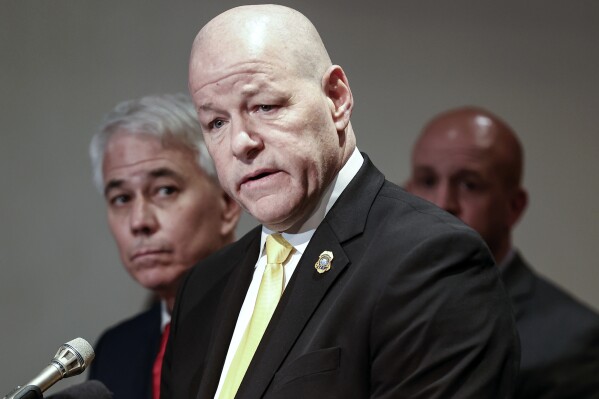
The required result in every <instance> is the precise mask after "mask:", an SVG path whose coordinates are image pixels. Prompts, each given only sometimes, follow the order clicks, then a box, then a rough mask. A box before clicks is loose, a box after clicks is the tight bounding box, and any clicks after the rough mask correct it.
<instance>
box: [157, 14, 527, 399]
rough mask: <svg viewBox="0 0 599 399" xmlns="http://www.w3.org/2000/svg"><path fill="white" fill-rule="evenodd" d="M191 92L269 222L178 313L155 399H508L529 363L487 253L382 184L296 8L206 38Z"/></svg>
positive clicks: (447, 220)
mask: <svg viewBox="0 0 599 399" xmlns="http://www.w3.org/2000/svg"><path fill="white" fill-rule="evenodd" d="M189 87H190V91H191V95H192V98H193V101H194V103H195V106H196V109H197V111H198V117H199V120H200V124H201V126H202V129H203V134H204V138H205V142H206V145H207V147H208V150H209V152H210V154H211V155H212V157H213V159H214V162H215V165H216V169H217V172H218V177H219V180H220V182H221V184H222V186H223V188H224V189H225V191H226V192H227V193H228V194H229V195H230V196H231V197H233V198H234V199H235V200H236V201H238V202H239V203H240V204H241V205H242V207H243V208H244V209H246V210H247V211H248V212H249V213H251V214H252V215H253V216H254V217H256V219H258V220H259V221H260V222H261V224H262V225H261V226H258V227H257V228H256V229H254V230H253V231H251V232H249V233H248V234H247V235H246V236H244V237H243V238H241V239H240V240H239V241H238V242H236V243H234V244H233V245H231V246H229V247H226V248H225V249H224V250H222V251H220V252H218V253H216V254H215V255H213V256H211V257H210V258H207V259H206V260H205V261H204V262H202V263H201V264H199V265H198V267H196V268H194V270H193V271H192V272H191V273H190V274H189V277H188V278H187V279H186V280H185V282H184V283H183V286H182V288H181V290H180V291H179V295H178V297H177V300H176V302H175V310H174V315H173V322H172V327H171V335H170V339H169V344H168V347H167V351H166V355H165V361H164V366H163V374H162V385H161V387H162V391H161V392H162V398H163V399H166V398H177V399H180V398H218V399H231V398H234V397H235V398H285V399H293V398H344V399H348V398H350V399H351V398H412V399H417V398H422V399H424V398H427V399H431V398H450V397H454V398H507V397H509V396H510V394H511V391H512V389H513V386H514V382H515V375H516V369H517V363H518V358H519V353H518V345H517V337H516V331H515V325H514V321H513V317H512V315H511V311H510V307H509V301H508V298H507V295H506V294H505V291H504V289H503V287H502V285H501V282H500V280H499V275H498V273H497V270H496V268H495V267H494V264H493V260H492V257H491V254H490V253H489V252H488V249H487V247H486V246H485V245H484V243H483V241H482V240H481V239H480V237H479V235H478V234H476V233H475V232H474V231H473V230H472V229H470V228H469V227H467V226H465V225H464V224H463V223H462V222H460V221H459V220H458V219H456V218H455V217H453V216H451V215H450V214H448V213H446V212H445V211H443V210H441V209H439V208H438V207H435V206H433V205H431V204H429V203H428V202H426V201H422V200H421V199H418V198H416V197H414V196H412V195H410V194H408V193H406V192H405V191H404V190H402V189H401V188H399V187H397V186H396V185H394V184H392V183H390V182H388V181H386V180H385V178H384V176H383V175H382V174H381V173H380V172H379V171H378V170H377V169H376V168H375V167H374V165H373V164H372V162H371V161H370V159H369V158H368V157H367V156H366V154H362V153H360V152H359V151H358V149H357V147H356V136H355V134H354V131H353V129H352V125H351V123H350V115H351V113H352V109H353V97H352V93H351V90H350V86H349V83H348V79H347V77H346V75H345V73H344V71H343V69H342V68H341V67H340V66H338V65H333V64H332V63H331V60H330V58H329V56H328V54H327V51H326V49H325V47H324V45H323V43H322V41H321V39H320V36H319V35H318V32H317V31H316V29H315V28H314V26H313V25H312V24H311V23H310V21H308V20H307V19H306V17H304V16H303V15H302V14H300V13H299V12H297V11H294V10H292V9H289V8H286V7H281V6H275V5H262V6H244V7H239V8H234V9H232V10H229V11H227V12H225V13H223V14H221V15H219V16H217V17H216V18H214V19H213V20H212V21H210V22H209V23H208V24H207V25H206V26H204V27H203V28H202V30H201V31H200V33H199V34H198V36H197V37H196V39H195V41H194V44H193V49H192V54H191V60H190V71H189Z"/></svg>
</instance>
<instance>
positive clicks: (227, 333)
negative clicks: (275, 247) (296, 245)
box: [197, 227, 261, 398]
mask: <svg viewBox="0 0 599 399" xmlns="http://www.w3.org/2000/svg"><path fill="white" fill-rule="evenodd" d="M260 232H261V228H260V227H258V228H256V229H254V231H253V232H252V234H254V237H253V239H251V240H250V243H249V245H247V246H245V247H241V248H240V252H241V254H239V255H238V256H243V260H242V261H241V262H240V264H239V265H238V266H236V270H235V271H234V274H233V275H232V276H231V278H230V280H229V282H228V284H227V286H226V288H225V291H224V294H223V300H222V302H221V305H220V306H219V308H218V311H217V314H218V315H219V316H218V320H217V322H216V324H215V328H214V330H213V332H212V338H211V340H210V341H211V342H210V351H209V353H208V356H207V359H206V365H207V367H206V368H205V372H204V375H203V377H202V381H201V383H200V387H199V390H198V396H197V397H198V398H213V397H214V394H215V393H216V388H218V382H219V380H220V375H221V372H222V368H223V364H224V362H225V358H226V356H227V351H228V349H229V343H230V341H231V337H232V335H233V331H234V330H235V324H236V323H237V316H238V315H239V311H240V310H241V306H242V305H243V301H244V299H245V295H246V293H247V290H248V287H249V285H250V282H251V281H252V275H253V274H254V267H255V265H256V260H257V259H258V253H259V251H260ZM242 251H243V252H242ZM232 256H235V255H232Z"/></svg>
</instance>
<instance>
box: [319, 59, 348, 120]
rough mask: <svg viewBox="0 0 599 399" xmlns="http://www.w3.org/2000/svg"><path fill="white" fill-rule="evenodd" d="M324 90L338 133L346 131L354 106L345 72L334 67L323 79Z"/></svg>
mask: <svg viewBox="0 0 599 399" xmlns="http://www.w3.org/2000/svg"><path fill="white" fill-rule="evenodd" d="M322 89H323V91H324V94H325V95H326V96H327V100H328V102H329V108H330V110H331V115H332V116H333V122H334V123H335V126H336V127H337V131H342V130H345V128H346V127H347V125H348V124H349V117H350V116H351V111H352V108H353V106H354V98H353V96H352V94H351V90H350V88H349V82H348V81H347V76H345V72H343V69H342V68H341V67H340V66H339V65H332V66H331V67H329V69H328V70H327V71H326V72H325V74H324V76H323V77H322Z"/></svg>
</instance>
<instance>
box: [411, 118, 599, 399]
mask: <svg viewBox="0 0 599 399" xmlns="http://www.w3.org/2000/svg"><path fill="white" fill-rule="evenodd" d="M523 160H524V156H523V150H522V146H521V144H520V142H519V140H518V138H517V137H516V134H515V133H514V131H513V130H512V129H511V128H510V127H509V126H508V125H507V124H506V123H505V122H504V121H502V120H501V119H500V118H498V117H497V116H496V115H493V114H492V113H491V112H489V111H487V110H484V109H481V108H475V107H464V108H458V109H453V110H450V111H447V112H444V113H442V114H440V115H437V116H436V117H434V118H433V119H432V120H431V121H430V122H429V123H428V124H427V125H426V126H425V127H424V129H423V131H422V133H421V135H420V136H419V138H418V139H417V141H416V144H415V145H414V148H413V152H412V173H411V177H410V179H409V181H408V183H407V185H406V188H407V189H408V191H410V192H412V193H414V194H416V195H418V196H420V197H422V198H424V199H426V200H429V201H431V202H433V203H434V204H436V205H438V206H439V207H441V208H443V209H445V210H446V211H448V212H450V213H452V214H454V215H456V216H457V217H458V218H460V219H461V220H462V221H464V222H465V223H466V224H468V225H470V226H471V227H473V228H474V229H475V230H476V231H478V232H479V233H480V234H481V236H482V237H483V238H484V240H485V241H486V242H487V245H488V246H489V248H490V249H491V252H492V253H493V256H494V257H495V260H496V262H497V264H498V265H499V269H500V271H501V275H502V279H503V281H504V284H505V286H506V289H507V291H508V294H509V296H510V298H511V301H512V306H513V308H514V312H515V317H516V324H517V328H518V332H519V335H520V340H521V354H522V358H521V363H520V367H521V371H520V376H519V382H518V386H517V390H516V397H518V398H535V399H536V398H599V315H597V314H596V313H595V312H593V311H592V310H591V309H589V308H588V307H586V306H584V305H583V304H581V303H580V302H578V301H577V300H576V299H575V298H573V297H572V296H570V295H569V294H568V293H566V292H564V291H563V290H561V289H560V288H558V287H557V286H555V285H554V284H553V283H551V282H549V281H547V280H546V279H544V278H543V277H541V276H539V275H538V274H536V273H535V272H534V271H533V270H532V269H531V268H530V266H529V265H528V264H527V263H526V261H525V260H524V259H523V257H522V256H521V254H520V253H519V252H518V251H517V250H515V249H514V248H513V246H512V231H513V229H514V227H515V226H516V224H517V222H518V221H519V220H520V218H521V217H522V215H523V213H524V211H525V209H526V205H527V202H528V195H527V192H526V190H525V189H524V188H523V186H522V173H523ZM565 234H567V233H565Z"/></svg>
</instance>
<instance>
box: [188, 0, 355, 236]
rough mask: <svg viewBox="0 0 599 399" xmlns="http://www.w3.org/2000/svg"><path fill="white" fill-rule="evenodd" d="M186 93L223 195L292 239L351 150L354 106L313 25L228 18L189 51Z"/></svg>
mask: <svg viewBox="0 0 599 399" xmlns="http://www.w3.org/2000/svg"><path fill="white" fill-rule="evenodd" d="M189 89H190V91H191V96H192V98H193V101H194V103H195V106H196V109H197V113H198V118H199V120H200V125H201V126H202V131H203V134H204V138H205V142H206V145H207V147H208V151H209V152H210V154H211V155H212V158H213V159H214V162H215V165H216V170H217V173H218V177H219V180H220V182H221V184H222V186H223V187H224V188H225V190H226V191H227V193H229V195H231V196H232V197H233V198H235V199H236V200H237V201H238V202H239V203H240V204H242V206H243V207H244V209H246V210H247V211H248V212H249V213H250V214H252V215H253V216H254V217H255V218H256V219H258V220H259V221H260V222H261V223H263V224H264V225H266V226H268V227H269V228H271V229H272V230H277V231H288V232H298V231H300V230H301V229H303V228H304V224H305V222H306V221H307V220H308V219H309V218H310V216H311V215H312V214H313V213H314V212H315V211H316V210H317V207H318V204H319V201H320V199H321V197H322V195H323V194H324V192H325V190H326V188H327V187H328V186H329V185H330V184H331V182H332V181H333V179H334V178H335V176H336V175H337V173H338V172H339V171H340V170H341V168H342V167H343V165H344V164H345V162H346V161H347V160H348V159H349V157H350V156H351V154H352V152H353V151H354V149H355V146H356V140H355V136H354V133H353V130H352V128H351V124H350V115H351V111H352V107H353V97H352V95H351V90H350V88H349V83H348V81H347V77H346V76H345V72H344V71H343V69H342V68H341V67H340V66H339V65H332V64H331V60H330V58H329V56H328V54H327V52H326V50H325V47H324V45H323V43H322V40H321V39H320V36H319V35H318V32H317V31H316V28H315V27H314V26H313V25H312V23H311V22H310V21H309V20H308V19H307V18H306V17H304V16H303V15H302V14H300V13H299V12H297V11H295V10H292V9H290V8H287V7H282V6H275V5H259V6H244V7H237V8H234V9H231V10H229V11H226V12H224V13H222V14H220V15H219V16H217V17H216V18H214V19H213V20H211V21H210V22H208V24H206V26H204V27H203V28H202V30H201V31H200V32H199V33H198V35H197V37H196V39H195V41H194V43H193V49H192V53H191V59H190V68H189Z"/></svg>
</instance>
